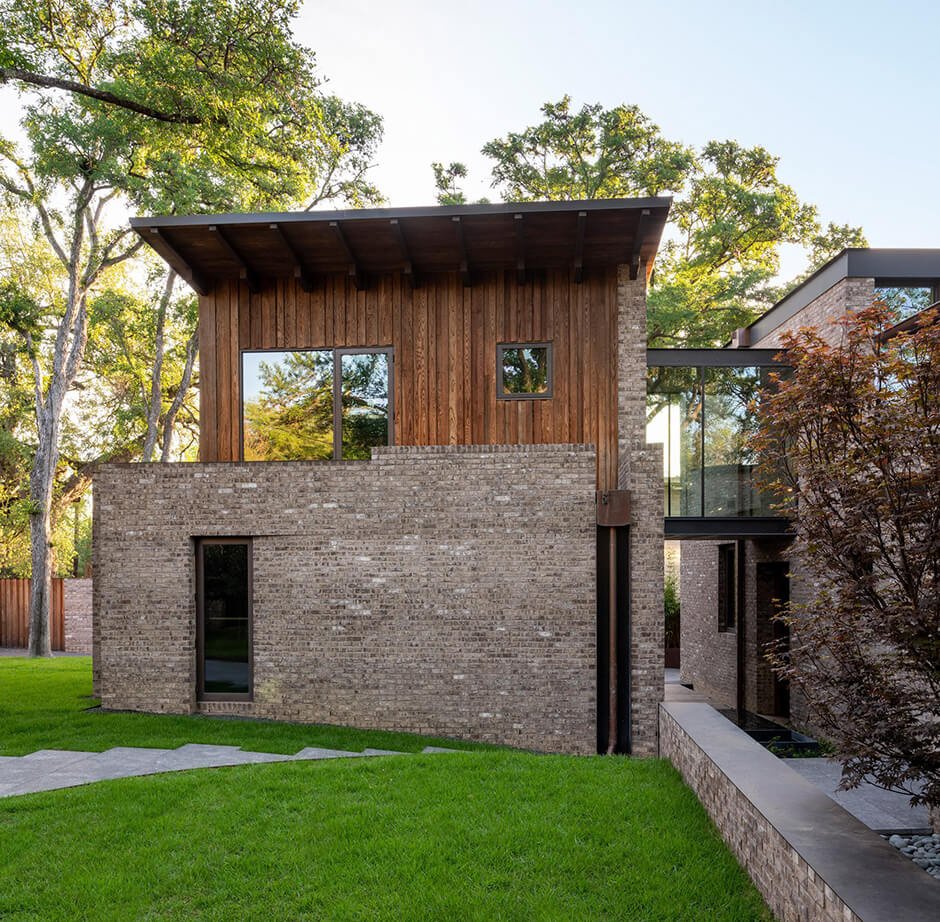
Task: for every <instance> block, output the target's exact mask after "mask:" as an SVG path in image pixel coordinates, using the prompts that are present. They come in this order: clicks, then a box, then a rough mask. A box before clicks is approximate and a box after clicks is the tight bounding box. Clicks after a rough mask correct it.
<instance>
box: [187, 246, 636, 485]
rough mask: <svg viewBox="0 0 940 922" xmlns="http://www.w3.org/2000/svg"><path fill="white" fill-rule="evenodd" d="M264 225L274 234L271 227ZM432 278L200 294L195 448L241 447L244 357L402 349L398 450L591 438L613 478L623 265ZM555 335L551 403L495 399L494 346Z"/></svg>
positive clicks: (205, 455) (328, 281) (603, 470)
mask: <svg viewBox="0 0 940 922" xmlns="http://www.w3.org/2000/svg"><path fill="white" fill-rule="evenodd" d="M269 233H270V229H269ZM526 276H527V281H526V284H524V285H520V284H519V283H518V279H517V272H516V270H515V268H513V269H507V270H504V271H493V272H486V273H478V272H475V273H474V284H473V286H472V287H467V286H466V285H465V284H464V282H463V279H462V277H461V274H460V273H459V272H456V271H455V272H449V273H436V274H434V275H433V276H430V277H429V278H428V279H427V280H424V279H422V282H421V284H420V285H419V286H418V287H417V288H412V286H411V284H410V282H409V281H408V280H407V278H405V277H404V276H403V274H402V273H400V272H395V273H386V274H383V275H381V276H376V277H375V278H374V279H373V281H372V283H371V284H370V286H369V288H368V289H364V290H359V289H357V288H356V285H355V280H354V279H353V278H351V277H350V276H349V275H347V274H345V273H333V274H330V275H326V276H318V283H317V284H315V285H314V286H313V287H312V290H311V291H309V292H308V291H304V290H303V288H302V287H301V285H300V284H299V282H298V280H296V279H293V278H291V279H283V280H279V281H277V282H275V283H269V284H267V285H265V286H264V287H262V289H261V290H260V291H259V292H256V293H253V292H251V291H249V289H248V286H247V284H246V283H245V282H238V281H223V282H219V283H217V284H216V286H215V288H214V289H213V291H212V292H211V293H210V294H209V295H208V296H205V297H202V298H201V299H200V343H201V357H200V368H201V377H200V419H201V426H202V429H201V438H200V456H201V458H202V460H205V461H230V460H237V459H238V458H239V457H240V453H241V401H240V389H239V377H240V368H241V352H242V351H243V350H249V349H316V348H342V347H359V346H393V347H394V348H395V365H394V375H395V386H394V395H395V407H394V411H395V440H396V443H398V444H402V445H448V444H452V445H453V444H464V445H465V444H529V443H546V444H550V443H589V444H594V445H596V446H597V450H598V460H597V469H598V486H599V487H600V488H602V489H609V488H613V487H615V486H616V481H617V475H616V471H617V458H616V452H617V389H616V348H617V345H616V344H617V330H616V319H617V305H616V296H617V295H616V293H617V284H616V268H615V267H613V266H612V267H610V268H606V269H594V270H589V269H585V270H584V273H583V281H582V283H581V284H576V283H575V282H574V281H573V279H572V273H571V271H570V269H555V270H534V269H531V268H530V269H527V270H526ZM512 342H518V343H531V342H551V343H552V349H553V381H552V397H551V398H549V399H538V400H497V397H496V393H497V387H496V374H497V367H496V346H497V343H512Z"/></svg>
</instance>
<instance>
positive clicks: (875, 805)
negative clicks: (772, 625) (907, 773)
mask: <svg viewBox="0 0 940 922" xmlns="http://www.w3.org/2000/svg"><path fill="white" fill-rule="evenodd" d="M781 761H782V762H785V763H786V764H787V765H789V766H790V768H792V769H793V770H794V771H795V772H796V773H797V774H798V775H801V776H802V777H803V778H805V779H806V780H807V781H810V782H812V783H813V784H814V785H816V787H818V788H819V789H820V790H821V791H823V792H825V793H826V794H827V795H828V796H829V797H830V798H832V800H834V801H835V802H836V803H837V804H839V806H841V807H843V808H844V809H845V810H848V812H849V813H851V814H852V815H853V816H854V817H856V818H857V819H860V820H861V821H862V822H863V823H864V824H865V825H866V826H867V827H868V828H869V829H874V830H875V831H877V832H909V833H913V832H918V831H923V832H929V831H930V820H929V818H928V816H927V808H926V807H912V806H911V803H910V798H909V797H908V796H907V795H906V794H895V793H894V792H892V791H885V790H882V789H881V788H879V787H875V785H873V784H862V785H860V786H859V787H857V788H853V789H852V790H851V791H840V790H838V787H839V780H840V778H841V777H842V768H841V766H840V764H839V763H838V762H836V761H834V760H833V759H782V760H781Z"/></svg>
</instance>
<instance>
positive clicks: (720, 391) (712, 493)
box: [647, 366, 779, 516]
mask: <svg viewBox="0 0 940 922" xmlns="http://www.w3.org/2000/svg"><path fill="white" fill-rule="evenodd" d="M773 370H774V369H771V368H759V367H746V368H720V367H719V368H711V367H709V368H702V367H698V366H689V367H653V368H650V369H649V376H648V388H647V392H648V396H647V441H648V442H660V443H662V445H663V480H664V485H665V495H664V501H665V502H664V505H665V514H666V515H667V516H752V515H758V516H765V515H773V514H774V509H773V508H772V506H771V503H772V498H771V497H770V496H767V495H765V494H763V493H762V492H761V491H760V490H759V489H758V487H757V483H756V471H757V458H756V457H755V456H754V453H753V451H752V450H751V449H750V448H749V438H750V437H751V435H753V434H754V432H755V431H756V428H757V416H756V412H755V411H756V405H757V400H758V398H759V395H760V392H761V389H762V388H763V387H767V386H769V384H770V374H771V372H772V371H773ZM777 370H779V369H777Z"/></svg>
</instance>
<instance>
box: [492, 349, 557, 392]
mask: <svg viewBox="0 0 940 922" xmlns="http://www.w3.org/2000/svg"><path fill="white" fill-rule="evenodd" d="M496 364H497V368H496V383H497V391H496V394H497V396H498V397H501V398H503V399H509V398H522V399H526V398H530V399H531V398H533V397H551V396H552V347H551V343H518V344H517V343H512V344H510V343H503V344H501V345H499V346H497V347H496Z"/></svg>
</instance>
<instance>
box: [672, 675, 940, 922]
mask: <svg viewBox="0 0 940 922" xmlns="http://www.w3.org/2000/svg"><path fill="white" fill-rule="evenodd" d="M670 688H671V691H670V695H669V697H670V700H667V701H666V702H665V703H664V704H663V705H662V706H661V708H660V722H661V729H660V741H661V753H662V755H663V756H664V757H665V758H667V759H669V761H670V762H672V764H673V765H674V766H675V767H676V768H677V769H678V771H679V772H680V774H681V775H682V778H683V780H684V781H685V782H686V784H688V785H689V787H690V788H692V790H693V791H694V792H695V795H696V797H698V799H699V801H701V803H702V806H703V807H704V808H705V810H706V812H707V813H708V815H709V816H710V817H711V819H712V821H713V822H714V823H715V825H716V826H717V827H718V831H719V832H720V833H721V836H722V838H723V839H724V841H725V843H726V844H727V845H728V847H729V848H730V849H731V851H732V852H733V854H734V856H735V857H736V858H737V859H738V861H739V862H740V863H741V866H742V867H743V868H744V870H745V871H746V872H747V873H748V875H750V877H751V879H752V880H753V881H754V884H755V886H756V887H757V889H758V890H759V891H760V893H761V895H762V896H763V897H764V899H765V900H766V902H767V904H768V906H769V907H770V909H771V911H772V912H773V914H774V917H775V918H776V919H779V920H780V922H881V920H888V919H890V920H891V922H922V920H924V919H933V918H938V917H940V888H938V887H937V886H936V883H935V882H934V881H933V880H931V879H930V877H929V876H928V875H927V874H925V873H924V872H923V871H922V870H921V869H920V868H918V867H917V866H916V865H915V864H914V863H913V862H912V861H910V860H907V859H906V858H905V857H904V856H902V855H901V854H899V853H898V852H897V851H896V850H895V849H893V848H892V847H891V846H890V845H888V843H887V842H886V841H885V840H884V839H882V838H881V837H880V836H879V835H878V834H877V833H875V832H873V831H872V830H870V829H868V828H867V827H866V826H864V825H863V824H862V823H861V822H860V821H859V820H857V819H856V818H855V817H854V816H852V815H850V814H849V813H847V812H846V811H845V810H844V809H843V808H842V807H840V806H839V805H838V804H837V803H835V801H833V800H831V799H830V798H829V797H828V796H826V794H825V793H824V792H823V791H822V790H821V789H819V788H817V787H815V786H814V785H813V784H811V783H810V782H808V781H806V780H805V779H803V778H801V777H800V776H799V775H797V773H796V772H794V771H793V769H791V768H790V767H789V766H787V765H786V764H785V763H784V762H782V761H781V760H780V759H777V758H776V757H775V756H773V755H772V754H771V753H770V752H768V751H767V750H766V749H764V748H763V747H762V746H760V745H759V744H758V743H756V742H754V741H753V740H752V739H750V738H749V737H747V736H746V735H745V734H744V733H743V732H742V731H741V730H739V729H738V728H737V727H736V726H734V725H733V724H732V723H731V722H730V721H728V720H726V719H725V718H724V717H722V716H721V715H720V714H718V713H716V712H715V710H714V709H713V708H711V707H709V705H708V704H706V703H704V702H701V701H697V700H696V699H695V696H694V695H692V694H691V693H689V692H687V691H686V690H685V689H682V688H681V687H680V688H677V687H676V686H671V687H670Z"/></svg>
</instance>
